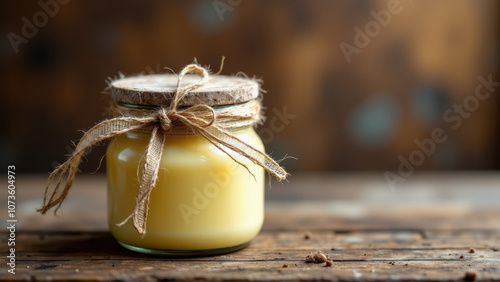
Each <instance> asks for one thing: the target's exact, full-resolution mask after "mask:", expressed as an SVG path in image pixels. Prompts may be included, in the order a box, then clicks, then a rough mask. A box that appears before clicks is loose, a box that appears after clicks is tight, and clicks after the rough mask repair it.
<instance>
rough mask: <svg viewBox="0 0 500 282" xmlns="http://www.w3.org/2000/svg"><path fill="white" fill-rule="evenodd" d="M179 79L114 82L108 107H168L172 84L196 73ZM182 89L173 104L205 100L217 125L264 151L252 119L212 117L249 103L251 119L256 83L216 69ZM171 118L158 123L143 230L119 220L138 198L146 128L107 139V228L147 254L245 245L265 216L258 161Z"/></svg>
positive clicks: (193, 77) (159, 77)
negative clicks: (161, 137) (162, 125)
mask: <svg viewBox="0 0 500 282" xmlns="http://www.w3.org/2000/svg"><path fill="white" fill-rule="evenodd" d="M178 78H179V77H178V76H177V75H172V74H156V75H146V76H136V77H127V78H122V79H118V80H115V81H113V82H112V83H111V85H110V89H109V90H110V93H111V96H112V97H113V99H114V100H115V102H116V107H115V112H118V113H119V115H121V116H123V115H124V113H126V114H125V115H127V114H128V115H132V116H137V112H141V111H143V112H144V113H149V112H155V111H156V110H157V109H158V108H164V109H166V110H167V111H168V110H169V107H172V100H173V99H174V98H175V96H176V95H179V93H178V92H179V89H178V87H184V86H186V85H192V84H196V83H197V82H198V81H199V80H200V77H199V76H196V75H186V76H184V77H183V78H182V83H181V85H180V86H179V85H177V82H178ZM186 92H189V93H186V94H185V96H184V97H183V98H182V99H181V100H180V101H179V103H178V104H177V105H175V107H176V108H177V109H178V110H179V111H182V110H183V109H188V108H190V107H193V106H196V105H206V106H209V107H210V108H211V109H213V112H214V116H213V117H214V118H217V121H216V123H217V124H218V125H217V126H218V127H220V128H222V129H223V130H224V131H226V132H228V133H230V134H231V135H232V136H235V137H237V138H238V139H239V140H241V141H242V142H244V143H246V144H247V145H248V146H251V147H253V148H255V149H256V150H259V151H262V152H264V146H263V143H262V141H261V139H260V138H259V136H258V135H257V133H256V132H255V131H254V124H252V123H249V122H248V120H246V123H243V124H240V123H238V122H228V123H227V124H224V123H223V122H222V123H221V122H220V121H219V119H222V118H224V116H227V115H228V113H229V115H230V113H231V111H233V109H235V108H238V109H239V108H241V109H242V110H245V107H246V106H245V105H247V104H248V103H252V105H256V104H258V106H259V109H258V110H257V111H258V112H257V113H250V114H254V115H255V114H257V116H256V118H255V119H254V122H258V121H259V120H260V102H258V101H257V100H256V99H257V98H258V97H259V85H258V83H257V82H255V81H253V80H251V79H246V78H240V77H232V76H222V75H215V76H211V78H210V80H208V82H206V83H204V84H203V85H202V86H199V87H197V88H193V89H191V90H187V91H186ZM253 110H254V111H255V109H253ZM202 111H207V109H205V108H203V107H200V108H196V109H194V110H192V111H191V113H193V114H198V113H200V112H202ZM236 112H237V113H239V111H236ZM233 113H234V111H233ZM170 119H172V121H170V122H172V124H173V125H174V126H171V127H168V128H167V129H166V130H165V142H164V144H163V151H162V154H161V158H160V159H159V169H158V173H157V180H156V182H155V185H154V187H153V189H152V190H151V193H150V196H149V199H148V200H147V206H146V210H147V212H146V213H145V216H146V217H147V225H146V231H147V232H146V233H145V234H140V233H139V232H138V231H137V230H136V228H134V222H133V221H132V220H130V221H127V222H125V223H123V221H124V219H125V218H127V216H129V215H130V213H131V212H132V211H133V210H134V208H135V207H136V205H137V202H138V200H139V197H138V189H139V187H140V181H141V173H142V172H141V170H142V167H143V164H144V161H145V155H146V154H145V153H146V150H147V147H148V144H149V143H150V142H151V138H152V137H151V136H152V130H153V129H152V128H141V129H138V130H132V131H128V132H126V133H125V134H121V135H118V136H115V137H113V139H112V141H111V142H110V143H109V145H108V149H107V153H106V160H107V179H108V220H109V228H110V230H111V233H112V234H113V236H114V237H115V238H116V240H117V241H118V242H119V243H120V244H121V245H122V246H124V247H125V248H127V249H130V250H133V251H138V252H142V253H149V254H164V255H174V256H175V255H180V256H181V255H189V256H192V255H212V254H220V253H226V252H231V251H234V250H238V249H241V248H243V247H245V246H247V245H248V244H249V243H250V241H251V240H252V239H253V238H254V237H255V236H256V235H257V234H258V233H259V231H260V229H261V227H262V224H263V220H264V182H265V181H264V178H265V173H264V172H265V170H264V168H263V167H261V166H259V165H257V164H255V163H253V162H252V161H250V160H249V159H247V158H245V157H244V156H242V155H241V154H239V153H238V152H235V151H232V150H228V146H226V145H222V146H221V144H220V143H217V142H210V141H209V140H208V139H207V138H205V137H204V136H202V135H200V133H199V132H198V131H196V130H193V128H191V127H190V126H184V125H185V124H184V125H183V124H182V120H180V118H179V119H176V118H175V115H171V117H170ZM212 121H213V120H211V121H210V122H212ZM176 122H177V126H176ZM207 123H209V122H207ZM207 127H210V125H208V126H207ZM224 149H225V151H226V152H223V150H224ZM228 153H229V154H228ZM120 223H122V224H120Z"/></svg>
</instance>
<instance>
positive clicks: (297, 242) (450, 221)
mask: <svg viewBox="0 0 500 282" xmlns="http://www.w3.org/2000/svg"><path fill="white" fill-rule="evenodd" d="M18 179H19V181H18V187H19V189H18V199H19V202H18V211H19V230H18V231H17V238H16V259H17V265H16V275H11V274H8V273H7V272H6V271H7V268H6V267H5V264H4V263H2V268H1V270H0V280H12V281H16V280H17V281H22V280H31V281H49V280H50V281H67V280H72V281H157V280H175V281H189V280H217V281H249V280H257V281H269V280H271V281H278V280H279V281H312V280H316V281H327V280H333V281H359V280H364V281H387V280H396V281H409V280H423V281H458V280H462V279H463V278H464V277H465V273H466V272H467V271H472V272H474V273H476V274H477V279H478V280H481V281H490V280H500V251H498V250H499V249H500V206H499V205H498V199H499V198H498V195H499V194H500V190H499V189H498V187H500V177H499V176H497V174H496V173H482V174H473V173H467V174H461V175H457V174H427V175H420V176H416V177H415V178H413V179H411V183H410V182H409V183H408V184H407V185H406V186H404V187H401V188H400V189H399V190H397V191H395V192H387V188H386V187H384V186H383V181H382V180H381V179H380V178H379V176H378V175H376V174H355V175H303V176H295V177H294V181H292V182H291V183H289V184H285V185H283V186H280V185H274V186H273V188H272V189H271V190H268V191H267V192H268V195H267V199H268V202H267V203H266V222H265V225H264V228H263V230H262V231H261V233H260V234H259V235H258V236H257V237H256V238H255V239H254V240H253V241H252V243H251V245H250V246H249V247H247V248H245V249H243V250H241V251H238V252H234V253H230V254H226V255H221V256H212V257H201V258H183V259H178V258H168V257H158V256H147V255H142V254H137V253H134V252H131V251H128V250H125V249H124V248H122V247H120V246H119V245H118V244H117V243H116V242H115V240H114V239H113V238H112V236H111V235H110V234H109V233H108V231H107V227H106V216H105V209H106V206H105V202H106V197H105V189H104V188H105V179H104V177H103V176H100V175H99V176H87V177H80V178H77V180H78V181H77V183H76V185H75V187H74V190H72V191H71V194H70V197H69V199H68V200H69V201H68V202H67V203H65V204H64V206H63V213H62V215H61V216H60V217H59V218H58V217H54V216H51V215H47V216H40V215H37V214H35V213H34V212H32V209H33V208H34V207H36V204H40V196H41V192H42V191H41V189H42V188H43V185H42V184H43V183H44V181H45V177H39V176H22V175H21V176H19V178H18ZM473 184H475V185H473ZM325 187H328V188H330V189H325ZM471 187H474V189H471ZM2 193H4V191H2ZM0 196H2V197H3V196H4V195H3V194H1V195H0ZM0 208H1V209H2V210H6V207H5V203H1V206H0ZM4 216H5V215H3V214H2V221H1V224H2V225H1V227H2V230H6V229H5V222H6V221H5V219H6V218H4ZM306 232H308V233H309V234H310V238H309V239H306V238H305V236H304V235H305V234H306ZM7 235H8V234H7V233H6V232H5V231H2V232H1V233H0V236H1V242H0V252H1V253H3V254H7V251H8V248H7V244H6V239H7ZM471 248H473V249H474V252H473V253H471V252H470V249H471ZM318 250H321V251H323V252H324V253H329V254H330V255H331V258H332V260H333V265H332V266H331V267H326V266H325V265H324V264H311V263H306V262H305V257H306V255H307V254H309V253H310V252H314V251H318ZM461 256H463V257H462V258H461ZM285 264H286V265H288V267H286V268H285V267H283V266H284V265H285Z"/></svg>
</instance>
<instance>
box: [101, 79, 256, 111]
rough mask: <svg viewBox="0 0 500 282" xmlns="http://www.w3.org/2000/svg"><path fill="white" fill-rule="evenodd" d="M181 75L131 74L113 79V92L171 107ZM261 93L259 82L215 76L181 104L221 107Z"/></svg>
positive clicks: (186, 81)
mask: <svg viewBox="0 0 500 282" xmlns="http://www.w3.org/2000/svg"><path fill="white" fill-rule="evenodd" d="M200 79H201V76H199V75H193V74H188V75H185V76H184V77H183V79H182V84H181V86H186V85H188V84H192V83H196V82H198V81H199V80H200ZM177 81H178V76H177V75H174V74H150V75H140V76H130V77H125V78H121V79H118V80H115V81H113V82H111V84H110V93H111V96H112V97H113V99H115V100H116V101H117V102H120V103H124V104H133V105H144V106H169V105H170V102H171V101H172V98H173V96H174V94H175V92H176V89H177ZM258 96H259V84H258V83H257V82H255V81H253V80H251V79H248V78H242V77H235V76H226V75H212V76H210V80H209V81H208V82H207V83H206V84H204V85H202V86H200V87H198V88H196V89H194V90H192V91H191V92H189V93H188V94H187V95H186V96H185V97H184V98H183V99H182V100H181V101H180V103H179V106H194V105H199V104H206V105H208V106H222V105H232V104H239V103H244V102H247V101H250V100H253V99H256V98H257V97H258Z"/></svg>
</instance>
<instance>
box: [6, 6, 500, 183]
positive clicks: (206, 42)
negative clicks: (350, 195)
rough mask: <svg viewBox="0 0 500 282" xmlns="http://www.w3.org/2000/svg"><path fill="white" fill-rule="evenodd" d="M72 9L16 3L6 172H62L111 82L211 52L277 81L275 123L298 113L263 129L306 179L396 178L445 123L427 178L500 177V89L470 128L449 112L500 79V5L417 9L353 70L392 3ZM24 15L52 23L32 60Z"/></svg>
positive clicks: (89, 165)
mask: <svg viewBox="0 0 500 282" xmlns="http://www.w3.org/2000/svg"><path fill="white" fill-rule="evenodd" d="M62 2H63V1H62V0H61V2H56V1H55V0H41V1H40V2H38V3H37V1H2V2H1V3H0V5H1V15H2V16H1V18H0V21H1V32H2V39H1V45H0V52H1V58H0V60H1V66H2V67H1V73H0V81H1V87H2V90H1V103H0V107H1V108H0V117H1V118H2V120H3V122H2V125H1V137H0V154H1V165H2V167H6V165H8V164H15V165H17V171H18V172H42V173H47V172H49V171H50V170H51V169H52V166H53V165H54V162H63V161H64V160H65V157H64V155H66V154H68V151H69V147H67V146H68V145H70V144H71V141H72V140H73V141H76V140H78V139H79V137H81V135H82V133H81V132H79V131H78V130H87V129H89V128H90V127H91V126H92V125H94V124H95V123H96V122H98V121H99V120H100V119H102V117H103V115H102V114H103V111H104V108H105V107H106V105H107V104H108V103H109V100H107V99H106V97H103V95H102V94H101V93H100V92H101V90H103V89H104V88H105V86H106V83H105V79H106V78H108V77H116V76H118V74H119V73H120V72H121V73H124V74H126V75H131V74H136V73H141V72H143V73H149V72H163V71H164V70H163V67H164V66H168V67H170V68H172V69H174V70H176V71H179V70H180V69H181V68H182V67H183V66H184V65H186V64H188V63H190V62H192V61H193V58H195V57H196V58H197V60H198V62H200V63H201V64H203V65H211V66H212V69H213V70H217V69H218V66H219V63H220V59H221V56H222V55H225V56H226V58H227V60H226V65H225V68H224V71H223V74H231V73H236V72H238V71H243V72H245V73H246V74H248V75H251V76H253V75H255V76H257V77H261V78H263V79H264V85H263V86H264V89H266V90H267V91H268V92H267V94H266V95H265V99H264V102H265V105H266V106H267V116H268V120H271V119H272V118H273V117H276V116H277V114H276V113H277V112H278V113H282V114H283V112H284V111H285V110H286V113H288V114H289V115H291V116H290V117H289V119H288V120H286V122H284V123H283V122H282V121H281V120H280V121H281V123H280V122H277V123H276V124H275V125H274V126H273V125H271V124H270V123H269V122H268V123H266V124H265V125H264V126H263V127H262V128H263V129H262V128H261V129H259V130H258V131H259V133H260V134H261V135H262V137H263V138H264V140H265V142H266V146H267V149H268V151H269V152H272V155H273V156H275V157H276V158H280V157H282V156H284V155H285V154H286V153H288V154H290V155H292V156H295V157H297V158H298V159H299V160H298V161H293V160H287V161H285V163H284V165H285V166H286V167H287V168H289V169H290V170H291V171H292V172H294V171H359V170H386V169H392V170H394V169H396V168H397V166H398V164H399V163H400V160H399V159H398V156H400V155H401V156H403V157H404V158H406V159H408V157H409V155H410V153H411V152H413V151H414V150H416V149H418V147H417V145H416V144H415V143H414V141H415V140H416V139H418V140H424V139H425V138H429V137H431V132H432V130H433V129H435V128H442V129H443V130H444V131H445V133H446V134H447V136H448V139H447V140H446V141H445V142H444V143H442V144H439V145H437V146H436V150H435V152H434V153H432V154H430V156H429V157H426V159H425V162H424V163H423V164H422V165H421V166H419V167H418V169H422V170H427V169H431V170H445V169H446V170H447V169H499V168H500V150H499V146H498V144H499V141H500V113H499V108H500V107H499V106H500V99H499V98H498V93H500V90H499V89H500V87H497V88H496V92H493V93H492V95H491V96H490V97H489V98H488V99H487V100H484V101H480V104H479V106H478V108H477V110H474V111H472V112H470V113H469V114H470V117H468V118H464V119H463V122H462V124H461V125H460V126H459V127H458V128H457V129H456V130H453V129H452V128H451V125H455V122H447V121H446V120H445V119H444V118H443V114H444V113H446V111H447V110H448V109H453V105H454V104H461V103H462V102H463V100H464V99H465V98H466V97H468V96H470V95H473V94H474V91H475V88H476V86H477V85H478V83H479V82H478V80H477V77H478V76H479V75H482V76H483V77H487V76H488V75H489V74H492V75H493V79H494V80H496V81H499V80H500V72H499V69H498V65H499V50H500V48H499V38H500V36H499V20H498V16H499V9H498V8H499V2H498V1H495V0H485V1H464V0H439V1H431V0H422V1H405V0H401V1H400V6H399V8H400V13H398V14H392V16H391V19H390V21H389V23H388V24H387V26H385V27H384V26H380V25H379V31H378V32H376V31H377V30H376V29H372V30H371V32H372V34H373V33H376V35H374V36H373V37H369V40H370V41H369V44H367V46H366V47H364V48H360V50H359V54H356V53H354V54H352V56H350V59H351V60H352V61H351V62H350V63H348V62H347V60H346V58H345V57H344V55H343V53H342V50H341V48H340V47H339V45H340V44H341V42H345V43H348V44H351V45H354V37H355V35H356V31H355V29H354V28H355V27H358V28H360V29H362V30H365V27H366V25H367V24H369V23H370V22H371V21H374V16H373V12H380V11H382V10H384V11H386V10H387V9H388V6H387V5H388V1H327V0H321V1H319V0H318V1H306V0H302V1H299V0H295V1H284V0H283V1H264V0H259V1H256V0H252V1H249V0H243V1H222V0H216V1H75V0H73V1H70V2H68V3H67V4H63V3H62ZM40 3H42V4H40ZM47 5H48V6H47ZM50 5H52V6H50ZM42 6H47V7H49V9H51V10H48V11H52V12H51V13H52V15H50V14H49V12H45V10H44V8H43V7H42ZM56 8H57V9H56ZM43 13H45V18H44V16H43V15H42V14H43ZM23 17H25V18H26V20H27V21H29V22H31V23H32V24H33V23H34V24H37V23H38V25H39V26H38V27H37V26H35V28H36V32H33V30H31V31H32V33H31V34H29V35H30V36H31V38H25V39H26V41H27V42H26V43H24V42H23V43H19V44H18V45H17V49H18V52H17V53H16V52H15V49H16V47H13V45H12V44H11V40H12V33H15V34H17V35H18V36H22V35H23V27H24V26H25V25H26V21H25V20H23ZM24 28H26V27H24ZM372 28H375V27H374V26H372ZM9 34H10V37H9ZM483 90H484V89H483ZM284 107H286V109H284ZM292 115H293V118H292ZM454 116H456V115H455V114H454ZM103 153H104V146H100V147H97V148H95V149H94V150H93V152H92V153H91V154H90V155H89V156H88V161H87V162H86V163H84V164H83V165H82V170H84V171H87V172H91V171H95V170H96V168H97V166H98V163H99V160H100V158H101V156H102V154H103ZM101 171H103V170H102V168H101Z"/></svg>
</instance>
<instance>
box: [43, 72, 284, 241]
mask: <svg viewBox="0 0 500 282" xmlns="http://www.w3.org/2000/svg"><path fill="white" fill-rule="evenodd" d="M190 72H194V73H198V74H201V75H202V79H201V80H200V81H198V82H197V83H193V84H190V85H187V86H185V87H181V81H182V78H183V77H184V76H185V75H186V74H187V73H190ZM209 79H210V77H209V74H208V71H207V70H206V69H204V68H203V67H201V66H199V65H196V64H191V65H188V66H186V67H185V68H184V69H183V70H182V71H181V73H180V74H179V78H178V82H177V89H176V93H175V96H174V98H173V100H172V102H171V104H170V107H169V108H164V107H161V108H159V109H157V110H155V111H147V114H141V115H132V116H121V117H116V118H113V119H108V120H104V121H102V122H100V123H99V124H97V125H95V126H94V127H92V128H91V129H90V130H89V131H87V132H86V133H85V134H84V136H83V137H82V139H80V142H79V143H78V145H77V146H76V149H75V151H74V152H73V154H72V155H71V157H70V158H69V159H68V160H67V161H66V162H65V163H63V164H62V165H60V166H59V167H57V168H56V169H55V170H54V171H53V172H52V173H51V174H50V176H49V179H48V183H47V187H46V188H45V195H44V200H43V206H42V208H41V209H39V210H38V211H39V212H41V213H42V214H45V213H46V212H47V211H48V210H50V209H51V208H53V207H56V209H55V211H54V213H56V212H57V210H58V209H59V208H60V207H61V204H62V202H63V201H64V199H65V198H66V196H67V195H68V191H69V189H70V188H71V185H72V184H73V180H74V177H75V174H76V173H77V170H78V165H79V164H80V160H81V158H82V157H83V156H84V154H85V152H86V151H87V149H89V148H91V147H92V146H94V145H95V144H97V143H99V142H101V141H103V140H106V139H109V138H111V137H114V136H117V135H120V134H124V133H126V132H129V131H132V130H138V129H144V128H151V131H152V132H151V139H150V141H149V144H148V146H147V149H146V152H145V155H144V164H143V168H142V175H141V179H140V185H139V189H138V192H137V196H136V205H135V208H134V210H133V211H132V212H131V214H130V215H129V216H128V217H127V218H126V219H124V220H123V221H122V222H121V223H119V224H118V226H122V225H123V224H125V223H126V222H127V221H129V220H130V219H131V218H132V219H133V225H134V227H135V229H136V230H137V232H138V233H139V235H141V237H142V236H144V235H145V234H146V223H147V217H148V204H149V198H150V195H151V191H152V189H153V187H154V186H155V184H156V181H157V179H158V170H159V167H160V160H161V157H162V153H163V147H164V144H165V140H166V138H167V134H166V133H167V132H168V131H169V130H171V129H172V128H175V127H187V128H189V129H190V130H192V131H193V132H194V134H197V135H200V136H203V137H204V138H205V139H207V140H208V141H209V142H210V143H212V144H213V145H214V146H215V147H216V148H218V149H219V150H221V151H222V152H224V153H226V154H227V155H228V156H229V157H231V159H233V160H234V161H235V162H237V163H238V164H240V165H241V166H243V167H245V168H246V169H247V170H248V171H249V172H250V170H249V169H248V166H247V165H246V164H244V163H243V162H242V161H240V160H238V158H237V157H236V156H235V155H233V154H237V155H241V156H243V157H245V158H246V159H248V160H250V161H251V162H252V163H254V164H256V165H259V166H261V167H263V168H264V169H265V170H266V171H267V172H268V173H270V174H271V175H273V176H275V177H276V178H277V179H278V180H279V181H281V180H284V179H285V178H286V177H287V172H286V171H285V170H284V169H283V168H282V167H281V166H280V165H278V163H276V162H275V161H274V160H273V159H272V158H271V157H269V156H268V155H266V154H265V153H264V152H261V151H259V150H257V149H256V148H254V147H253V146H251V145H249V144H247V143H245V142H244V141H242V140H240V139H239V138H237V137H236V136H234V135H232V134H231V133H230V132H228V131H226V130H225V128H229V127H238V126H241V125H249V124H252V123H254V122H255V121H257V120H259V117H260V103H259V102H258V101H250V102H247V103H244V104H241V105H236V106H233V107H230V108H228V109H225V110H222V111H220V110H217V111H216V110H214V109H213V108H212V107H210V106H207V105H197V106H192V107H189V108H186V109H178V104H179V101H181V99H182V98H183V97H184V96H185V95H187V94H188V93H189V92H190V91H192V90H193V89H196V88H198V87H200V86H202V85H204V84H205V83H207V82H208V81H209ZM59 173H60V175H59V180H58V181H57V183H56V185H55V187H54V188H53V190H52V191H51V183H52V181H53V179H54V177H56V176H57V175H58V174H59ZM250 173H251V172H250ZM66 175H67V179H66V180H64V179H65V176H66ZM63 182H65V184H64V188H62V184H63ZM49 194H50V197H48V195H49Z"/></svg>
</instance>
